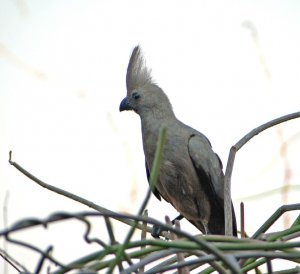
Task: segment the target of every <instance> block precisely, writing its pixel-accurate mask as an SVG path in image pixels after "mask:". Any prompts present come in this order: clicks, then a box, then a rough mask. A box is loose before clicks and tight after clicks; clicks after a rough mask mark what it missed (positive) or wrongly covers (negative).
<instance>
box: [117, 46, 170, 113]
mask: <svg viewBox="0 0 300 274" xmlns="http://www.w3.org/2000/svg"><path fill="white" fill-rule="evenodd" d="M126 87H127V96H126V97H125V98H124V99H123V100H122V102H121V104H120V111H124V110H133V111H135V112H136V113H137V114H139V115H140V116H141V117H142V116H144V115H148V114H149V113H151V114H155V116H157V115H159V114H162V115H164V116H166V114H167V113H168V114H170V113H171V114H172V115H174V114H173V110H172V106H171V104H170V101H169V99H168V97H167V95H166V94H165V93H164V92H163V90H162V89H161V88H160V87H159V86H158V85H157V84H156V83H154V82H153V80H152V76H151V70H150V69H148V68H147V66H146V64H145V61H144V58H143V55H142V53H141V49H140V47H139V46H136V47H135V48H134V49H133V52H132V54H131V57H130V60H129V64H128V68H127V75H126Z"/></svg>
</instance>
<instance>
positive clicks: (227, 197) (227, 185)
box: [224, 112, 300, 235]
mask: <svg viewBox="0 0 300 274" xmlns="http://www.w3.org/2000/svg"><path fill="white" fill-rule="evenodd" d="M299 117H300V112H295V113H292V114H288V115H284V116H282V117H279V118H277V119H274V120H272V121H270V122H267V123H265V124H263V125H261V126H259V127H257V128H255V129H253V130H251V131H250V132H249V133H248V134H246V135H245V136H244V137H243V138H242V139H241V140H239V141H238V142H237V143H236V144H235V145H234V146H232V147H231V149H230V153H229V157H228V162H227V166H226V172H225V182H224V214H225V235H232V212H231V175H232V170H233V164H234V159H235V154H236V153H237V152H238V151H239V150H240V149H241V148H242V147H243V146H244V145H245V144H246V143H247V142H249V141H250V140H251V139H252V138H253V137H254V136H256V135H258V134H259V133H261V132H263V131H264V130H266V129H268V128H270V127H273V126H276V125H278V124H281V123H283V122H286V121H289V120H292V119H296V118H299Z"/></svg>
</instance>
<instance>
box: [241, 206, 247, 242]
mask: <svg viewBox="0 0 300 274" xmlns="http://www.w3.org/2000/svg"><path fill="white" fill-rule="evenodd" d="M245 237H246V233H245V207H244V203H243V202H241V238H245Z"/></svg>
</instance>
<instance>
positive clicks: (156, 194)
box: [145, 161, 161, 201]
mask: <svg viewBox="0 0 300 274" xmlns="http://www.w3.org/2000/svg"><path fill="white" fill-rule="evenodd" d="M145 166H146V174H147V180H148V183H149V184H150V171H149V168H148V165H147V162H146V161H145ZM153 194H154V195H155V197H156V198H157V199H158V200H160V201H161V198H160V196H161V194H160V193H159V191H158V190H157V188H154V190H153Z"/></svg>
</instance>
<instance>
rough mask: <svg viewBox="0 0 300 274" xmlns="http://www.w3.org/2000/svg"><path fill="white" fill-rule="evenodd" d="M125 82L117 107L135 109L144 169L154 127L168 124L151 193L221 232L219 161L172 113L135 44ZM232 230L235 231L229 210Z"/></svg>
mask: <svg viewBox="0 0 300 274" xmlns="http://www.w3.org/2000/svg"><path fill="white" fill-rule="evenodd" d="M126 86H127V97H126V98H124V99H123V100H122V102H121V104H120V111H123V110H134V111H135V112H136V113H137V114H138V115H139V116H140V118H141V125H142V137H143V148H144V153H145V159H146V170H147V172H149V170H151V167H152V163H153V160H154V153H155V150H156V144H157V139H158V134H159V129H160V127H161V126H164V127H166V129H167V136H166V143H165V146H164V151H163V159H162V163H161V166H160V171H159V176H158V181H157V184H156V189H155V191H154V194H155V196H156V197H157V198H158V199H160V197H163V198H164V199H165V200H166V201H167V202H169V203H171V204H172V205H173V206H174V207H175V208H176V209H177V210H178V211H179V212H180V214H182V215H183V216H184V217H185V218H186V219H187V220H189V221H190V222H191V223H192V224H194V225H195V226H196V227H197V228H198V229H199V230H201V231H202V232H203V233H205V234H207V233H208V234H224V194H223V192H224V175H223V171H222V163H221V161H220V159H219V157H218V156H217V154H215V153H214V152H213V150H212V148H211V144H210V142H209V140H208V139H207V138H206V137H205V136H204V135H203V134H202V133H200V132H198V131H196V130H195V129H193V128H191V127H189V126H187V125H185V124H183V123H182V122H180V121H179V120H178V119H177V118H176V117H175V114H174V112H173V109H172V105H171V103H170V101H169V99H168V97H167V96H166V94H165V93H164V92H163V90H162V89H161V88H160V87H159V86H158V85H157V84H156V83H154V82H153V80H152V77H151V71H150V70H149V69H148V68H147V67H146V65H145V62H144V59H143V56H142V53H141V50H140V47H139V46H137V47H135V48H134V50H133V52H132V55H131V58H130V61H129V65H128V69H127V75H126ZM148 175H149V174H148ZM232 210H233V207H232ZM233 234H234V235H236V221H235V215H234V210H233Z"/></svg>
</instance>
